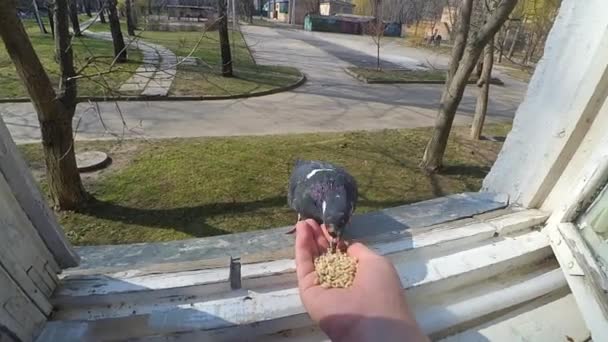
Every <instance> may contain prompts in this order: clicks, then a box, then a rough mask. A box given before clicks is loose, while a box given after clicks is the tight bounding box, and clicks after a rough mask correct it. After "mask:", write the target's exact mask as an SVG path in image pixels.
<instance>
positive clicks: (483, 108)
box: [471, 40, 494, 140]
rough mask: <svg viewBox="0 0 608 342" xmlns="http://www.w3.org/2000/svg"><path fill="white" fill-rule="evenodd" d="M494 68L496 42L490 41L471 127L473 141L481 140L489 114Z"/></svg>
mask: <svg viewBox="0 0 608 342" xmlns="http://www.w3.org/2000/svg"><path fill="white" fill-rule="evenodd" d="M493 66H494V40H490V41H489V42H488V44H487V45H486V47H485V49H484V57H483V71H482V73H481V78H480V79H479V81H478V82H477V85H478V86H479V95H478V96H477V106H475V116H474V117H473V124H472V125H471V139H473V140H479V138H481V131H482V129H483V123H484V121H485V119H486V113H487V112H488V95H489V94H490V80H491V78H492V67H493Z"/></svg>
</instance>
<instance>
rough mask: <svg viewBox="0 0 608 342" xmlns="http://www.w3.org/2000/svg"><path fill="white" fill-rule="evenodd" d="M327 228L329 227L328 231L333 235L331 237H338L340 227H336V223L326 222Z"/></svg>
mask: <svg viewBox="0 0 608 342" xmlns="http://www.w3.org/2000/svg"><path fill="white" fill-rule="evenodd" d="M325 228H326V229H327V232H328V233H329V235H331V237H333V238H336V237H338V234H339V233H338V231H339V230H338V227H336V225H335V224H331V223H330V224H326V225H325Z"/></svg>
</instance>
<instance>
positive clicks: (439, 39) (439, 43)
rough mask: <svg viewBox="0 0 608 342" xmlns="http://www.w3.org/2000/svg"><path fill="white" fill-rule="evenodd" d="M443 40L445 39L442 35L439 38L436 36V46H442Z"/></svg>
mask: <svg viewBox="0 0 608 342" xmlns="http://www.w3.org/2000/svg"><path fill="white" fill-rule="evenodd" d="M441 39H443V37H441V35H440V34H438V35H437V36H435V46H439V45H441Z"/></svg>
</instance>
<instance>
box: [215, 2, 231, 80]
mask: <svg viewBox="0 0 608 342" xmlns="http://www.w3.org/2000/svg"><path fill="white" fill-rule="evenodd" d="M217 12H218V16H219V35H220V51H221V55H222V76H224V77H232V55H231V53H230V38H229V37H228V16H227V14H226V0H218V1H217Z"/></svg>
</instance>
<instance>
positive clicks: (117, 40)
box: [107, 0, 127, 63]
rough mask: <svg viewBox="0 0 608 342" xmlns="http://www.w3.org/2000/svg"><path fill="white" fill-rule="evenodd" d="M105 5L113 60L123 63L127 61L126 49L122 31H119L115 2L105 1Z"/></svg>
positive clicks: (111, 0) (112, 0) (113, 0)
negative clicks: (112, 46)
mask: <svg viewBox="0 0 608 342" xmlns="http://www.w3.org/2000/svg"><path fill="white" fill-rule="evenodd" d="M107 4H108V20H109V21H110V32H111V33H112V43H113V45H114V58H115V59H116V61H117V62H118V63H124V62H126V61H127V49H126V46H125V40H124V38H123V36H122V30H121V29H120V21H118V12H117V10H116V0H107Z"/></svg>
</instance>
